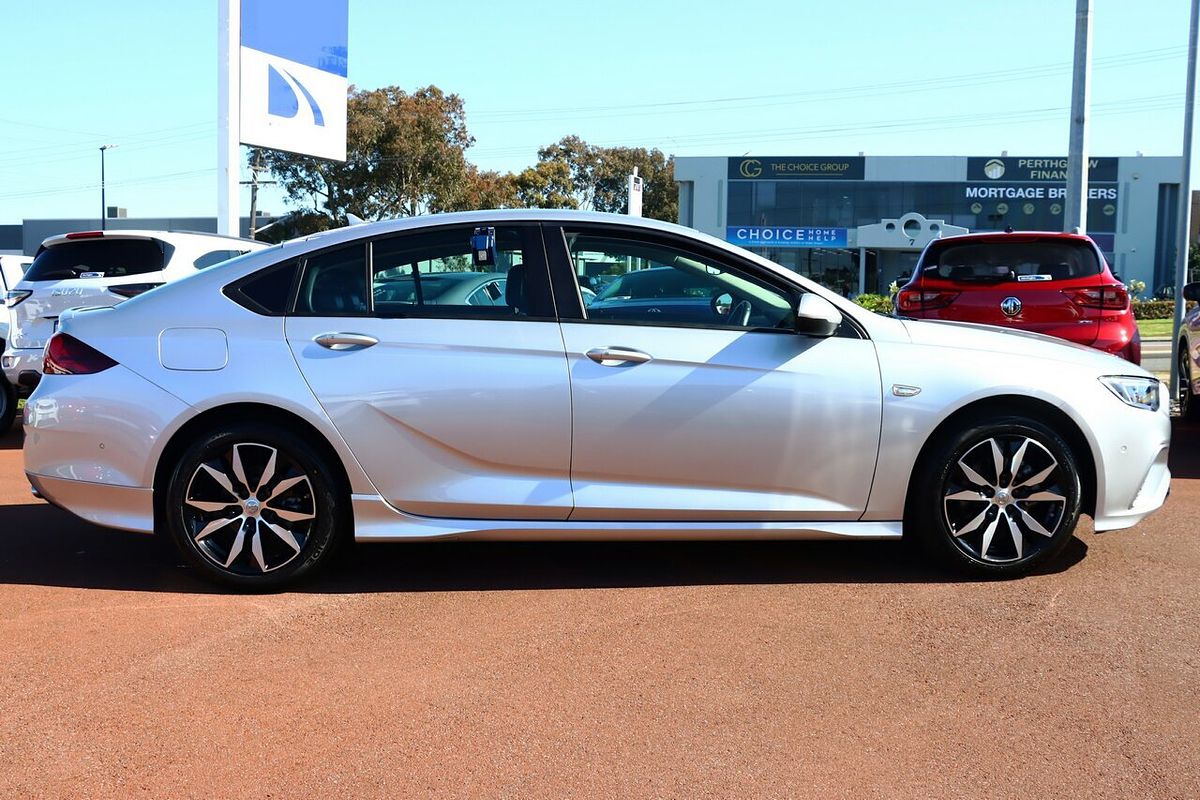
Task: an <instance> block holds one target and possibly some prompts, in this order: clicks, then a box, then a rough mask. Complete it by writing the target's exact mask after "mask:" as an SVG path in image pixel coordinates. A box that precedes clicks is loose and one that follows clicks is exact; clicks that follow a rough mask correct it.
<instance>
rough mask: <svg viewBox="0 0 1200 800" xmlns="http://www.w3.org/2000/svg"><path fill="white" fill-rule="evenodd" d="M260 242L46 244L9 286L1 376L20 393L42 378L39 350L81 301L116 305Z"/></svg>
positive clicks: (123, 236)
mask: <svg viewBox="0 0 1200 800" xmlns="http://www.w3.org/2000/svg"><path fill="white" fill-rule="evenodd" d="M265 247H267V245H266V244H264V243H263V242H254V241H250V240H248V239H236V238H232V237H228V236H217V235H216V234H209V233H183V232H174V231H171V232H168V231H135V230H119V231H84V232H79V233H67V234H63V235H61V236H52V237H50V238H49V239H46V240H45V241H44V242H42V245H41V247H39V248H38V252H37V255H36V256H35V257H34V259H33V263H32V264H31V265H30V266H29V269H28V271H27V272H26V273H25V276H24V277H23V279H22V280H21V281H20V282H19V283H18V284H17V285H16V286H12V287H9V288H8V290H7V292H6V294H5V305H6V306H7V307H8V308H9V309H11V312H12V336H11V337H10V338H9V340H8V342H7V346H6V347H5V349H4V355H3V359H2V362H3V368H4V374H5V376H6V377H7V379H8V381H9V382H10V383H11V384H12V385H13V386H15V387H16V388H17V393H18V394H19V395H22V396H23V395H28V394H29V393H30V392H31V391H32V389H33V387H34V386H35V385H36V384H37V382H38V381H39V380H40V379H41V372H42V351H43V350H44V349H45V346H46V342H47V341H48V340H49V339H50V335H51V334H52V333H54V330H55V325H56V324H57V320H58V318H59V315H61V314H62V312H63V311H66V310H67V309H69V308H78V307H81V306H113V305H116V304H117V303H120V302H122V301H123V300H127V299H128V298H130V297H134V296H135V295H138V294H141V293H142V292H145V291H147V290H149V289H153V288H155V287H157V286H161V285H163V284H164V283H169V282H170V281H174V280H178V279H179V278H183V277H186V276H188V275H192V274H195V273H196V271H197V270H202V269H207V268H208V267H211V266H213V265H214V264H219V263H220V262H222V261H226V260H228V259H230V258H233V257H235V256H239V255H242V254H243V253H248V252H251V251H253V250H262V249H263V248H265Z"/></svg>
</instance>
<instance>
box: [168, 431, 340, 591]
mask: <svg viewBox="0 0 1200 800" xmlns="http://www.w3.org/2000/svg"><path fill="white" fill-rule="evenodd" d="M235 444H262V445H268V446H271V447H275V448H277V449H278V450H279V452H280V454H281V455H282V454H284V453H286V454H287V456H288V457H289V458H291V459H294V460H295V461H296V462H297V464H299V465H300V467H301V468H302V469H303V470H304V473H305V474H306V475H307V476H308V479H309V481H310V482H311V484H312V489H313V503H314V506H315V510H316V517H317V518H316V521H315V522H314V524H313V526H312V529H311V530H310V532H309V535H308V539H307V540H306V541H305V543H304V546H303V547H302V548H301V550H300V553H299V555H297V556H296V557H295V558H294V559H293V560H292V561H291V562H289V563H288V564H286V565H285V566H283V567H280V568H279V569H277V570H274V571H272V572H268V573H265V574H262V575H238V574H236V573H233V572H229V571H227V570H225V569H223V568H222V567H221V566H219V565H218V564H215V563H214V562H213V561H211V560H210V559H209V558H208V557H207V556H205V555H204V554H203V553H201V552H200V549H199V547H198V546H197V545H196V543H195V542H194V541H193V540H192V538H191V536H190V535H189V533H188V532H187V525H186V524H185V521H184V517H183V504H184V499H185V495H186V493H187V490H188V485H189V483H190V482H191V478H192V476H193V475H194V474H195V472H196V470H197V469H198V468H199V466H200V464H201V463H202V462H203V461H205V460H207V459H208V458H210V457H212V456H213V455H214V454H217V453H223V452H228V450H229V449H230V448H232V447H233V445H235ZM336 487H337V483H336V481H335V480H334V477H333V474H332V473H331V471H330V469H329V466H328V465H326V463H325V461H324V459H322V458H321V456H320V455H319V454H318V453H317V452H316V451H315V450H314V449H313V448H312V447H310V446H309V445H308V443H307V442H305V441H304V440H303V439H302V438H301V437H299V436H297V435H296V434H294V433H292V432H291V431H288V430H286V429H283V428H278V427H275V426H268V425H226V426H222V427H220V428H218V429H215V430H211V431H209V432H208V433H206V434H204V435H202V436H200V437H199V438H198V439H197V440H196V441H195V442H194V443H193V444H192V445H191V446H189V447H188V448H187V449H186V450H185V451H184V452H183V454H182V455H181V456H180V457H179V459H178V460H177V461H176V464H175V466H174V468H173V469H172V471H171V475H170V478H169V482H168V484H167V490H166V499H165V505H164V507H163V514H164V517H165V518H166V529H167V532H168V534H169V536H170V538H171V540H172V541H173V542H174V544H175V546H176V548H177V549H178V550H179V552H180V553H181V554H182V555H183V556H184V558H185V559H186V560H187V561H188V563H189V564H191V565H192V566H193V567H195V568H196V569H197V570H199V571H200V572H201V573H203V574H204V575H205V576H206V577H208V578H211V579H213V580H216V581H219V582H220V583H223V584H225V585H226V586H232V587H236V588H239V589H246V590H252V591H253V590H259V591H262V590H274V589H280V588H283V587H284V586H285V585H287V584H290V583H293V582H295V581H299V580H301V579H302V578H304V577H305V576H307V575H310V574H312V573H313V572H314V571H315V570H316V569H317V568H318V566H319V565H322V564H324V563H326V562H327V561H328V560H329V558H330V557H331V556H332V554H333V551H334V549H335V548H336V545H337V542H338V540H339V539H340V538H341V537H340V536H338V528H339V525H338V520H339V517H340V512H341V508H340V504H339V503H338V498H337V488H336Z"/></svg>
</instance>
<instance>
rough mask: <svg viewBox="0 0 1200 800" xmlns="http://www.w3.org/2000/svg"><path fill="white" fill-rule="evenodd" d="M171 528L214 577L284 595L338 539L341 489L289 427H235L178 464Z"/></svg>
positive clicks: (169, 501) (200, 443)
mask: <svg viewBox="0 0 1200 800" xmlns="http://www.w3.org/2000/svg"><path fill="white" fill-rule="evenodd" d="M164 510H165V514H166V518H167V519H166V522H167V529H168V531H169V533H170V535H171V538H172V539H173V540H174V542H175V545H176V546H177V547H178V548H179V550H180V552H181V553H182V554H183V555H184V557H185V558H186V559H187V560H188V561H189V562H191V564H192V565H193V566H195V567H196V568H197V569H198V570H200V572H201V573H202V574H203V575H205V576H206V577H208V578H211V579H214V580H217V581H219V582H221V583H225V584H227V585H232V586H238V587H241V588H246V589H260V590H265V589H277V588H280V587H282V586H284V585H285V584H288V583H291V582H293V581H295V580H298V579H300V578H302V577H304V576H306V575H310V574H312V573H313V572H315V571H316V570H317V569H318V567H319V566H321V565H322V564H324V563H325V562H326V561H327V560H328V559H329V557H330V556H331V554H332V552H333V550H334V547H335V545H336V543H337V541H338V538H339V537H338V535H337V534H338V520H339V514H340V508H339V504H338V492H337V482H336V481H335V480H334V477H333V475H332V473H331V471H330V469H329V466H328V465H327V464H326V463H325V461H324V459H323V458H322V457H321V456H320V454H319V453H317V452H316V451H315V450H314V449H313V448H312V447H311V446H310V445H309V444H308V443H307V442H305V441H304V439H303V438H301V437H300V436H297V435H296V434H294V433H292V432H291V431H289V430H286V429H283V428H276V427H273V426H264V425H254V426H249V425H229V426H224V427H221V428H218V429H216V430H213V431H210V432H209V433H208V434H207V435H204V436H202V437H200V438H199V439H198V440H197V441H196V442H195V443H193V444H192V445H191V446H190V447H189V448H188V449H187V450H186V451H185V452H184V453H183V455H182V456H181V457H180V458H179V460H178V462H177V463H176V465H175V468H174V470H173V472H172V475H171V478H170V484H169V485H168V488H167V498H166V502H165V509H164Z"/></svg>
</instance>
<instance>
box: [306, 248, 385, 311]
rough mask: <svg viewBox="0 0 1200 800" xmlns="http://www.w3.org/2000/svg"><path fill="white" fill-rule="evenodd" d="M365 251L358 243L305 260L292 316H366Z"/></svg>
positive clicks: (367, 303) (367, 304)
mask: <svg viewBox="0 0 1200 800" xmlns="http://www.w3.org/2000/svg"><path fill="white" fill-rule="evenodd" d="M366 252H367V249H366V246H365V245H364V244H363V243H361V242H359V243H356V244H353V245H349V246H347V247H340V248H338V249H336V250H327V251H326V252H324V253H318V254H317V255H314V256H309V257H308V258H306V259H305V261H304V277H303V279H302V280H301V283H300V291H299V294H298V296H297V298H296V313H298V314H319V315H321V316H361V315H364V314H367V313H369V312H370V301H369V300H368V298H367V262H366Z"/></svg>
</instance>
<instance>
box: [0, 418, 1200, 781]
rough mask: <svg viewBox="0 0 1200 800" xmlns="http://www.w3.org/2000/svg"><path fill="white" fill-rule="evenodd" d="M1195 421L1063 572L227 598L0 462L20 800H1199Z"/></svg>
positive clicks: (567, 582) (700, 565)
mask: <svg viewBox="0 0 1200 800" xmlns="http://www.w3.org/2000/svg"><path fill="white" fill-rule="evenodd" d="M1198 444H1200V427H1195V426H1193V427H1184V426H1179V427H1178V428H1177V430H1176V438H1175V445H1174V453H1173V457H1174V463H1173V470H1174V471H1175V474H1176V479H1175V481H1174V484H1173V491H1172V495H1171V498H1170V500H1169V501H1168V504H1167V506H1166V507H1165V508H1164V509H1163V510H1162V511H1160V512H1158V513H1157V514H1156V515H1154V516H1153V517H1151V518H1150V519H1149V520H1147V521H1146V522H1144V523H1143V524H1142V525H1140V526H1138V527H1137V528H1135V529H1133V530H1130V531H1125V532H1118V533H1110V534H1104V535H1101V536H1097V535H1095V534H1094V533H1093V532H1092V531H1091V528H1090V526H1089V524H1084V525H1083V526H1081V529H1080V531H1079V534H1078V539H1077V540H1076V541H1075V542H1073V543H1072V546H1071V547H1070V548H1069V549H1068V553H1067V556H1066V557H1065V558H1064V560H1063V561H1062V562H1061V563H1059V564H1057V565H1056V566H1055V569H1054V571H1052V572H1050V573H1048V574H1044V575H1038V576H1036V577H1032V578H1028V579H1025V580H1021V581H1014V582H1005V583H980V582H961V581H955V580H953V579H949V578H947V576H945V575H942V574H940V573H938V572H935V571H933V570H931V569H929V568H928V567H926V566H925V564H924V563H923V561H922V559H921V558H920V557H919V556H918V555H916V554H915V553H913V552H910V550H909V549H908V548H906V547H905V546H903V545H899V544H891V543H889V544H878V543H876V544H872V543H840V542H839V543H816V544H813V543H808V544H806V543H747V544H728V543H722V544H704V545H701V544H569V545H568V544H537V545H533V544H494V545H490V544H489V545H484V544H441V545H386V546H379V545H376V546H373V547H368V546H358V547H355V548H352V549H351V550H350V552H348V553H346V554H345V555H344V556H343V557H342V558H341V559H340V561H339V562H338V563H337V564H335V565H334V568H333V569H332V570H330V571H329V572H328V573H327V574H326V575H325V577H323V578H322V579H320V580H318V581H317V582H316V583H314V584H311V585H309V586H307V587H305V589H304V590H303V591H299V592H295V593H288V594H279V595H273V596H265V597H264V596H247V595H236V594H222V593H219V592H215V591H214V590H213V589H211V588H210V587H209V586H207V585H206V584H204V583H202V582H200V581H199V580H198V579H196V578H195V577H194V576H193V575H192V574H190V573H189V572H188V571H187V570H186V569H184V568H183V567H182V566H180V562H179V560H178V559H177V558H175V556H174V554H173V553H172V552H171V551H170V550H169V549H168V547H167V546H166V545H165V544H164V543H160V542H158V541H156V540H154V539H153V538H151V537H142V536H137V535H134V534H123V533H119V532H112V531H104V530H101V529H99V528H96V527H93V526H91V525H88V524H86V523H83V522H80V521H78V520H76V519H74V518H72V517H70V516H68V515H67V514H65V513H63V512H60V511H57V510H55V509H53V508H51V507H49V506H47V505H46V504H44V503H41V502H39V501H35V500H33V499H31V498H30V496H29V493H28V488H27V486H26V483H25V480H24V477H23V475H22V473H21V458H20V456H21V454H20V450H19V447H20V440H19V436H18V435H17V434H10V435H9V436H8V437H7V438H5V439H3V440H0V504H2V505H0V797H4V798H9V797H13V798H17V797H95V798H102V797H114V798H130V797H222V798H224V797H276V798H296V797H321V798H336V797H421V798H424V797H489V798H494V797H546V798H564V797H604V798H611V797H681V798H693V797H730V798H746V797H770V798H780V797H814V798H831V797H853V798H867V797H882V798H898V797H970V798H979V797H1080V798H1101V797H1113V798H1159V797H1163V798H1166V797H1178V798H1194V797H1198V796H1200V655H1198V654H1200V624H1198V623H1200V611H1198V608H1200V606H1198V602H1197V601H1198V600H1200V550H1198V547H1197V536H1198V534H1200V524H1198V522H1200V448H1198V447H1197V445H1198Z"/></svg>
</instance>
